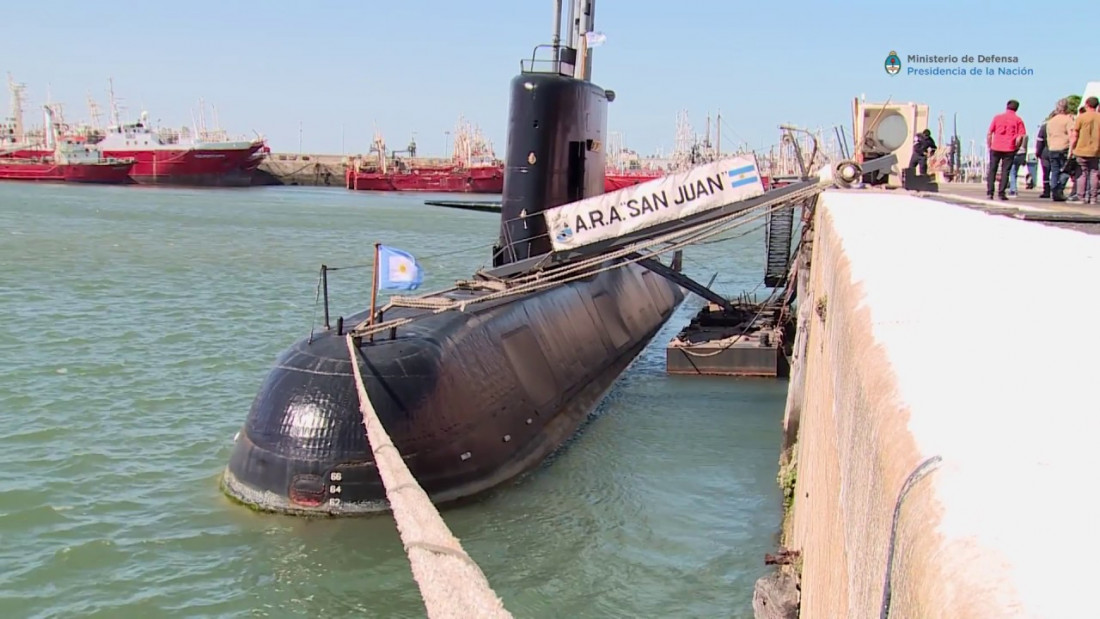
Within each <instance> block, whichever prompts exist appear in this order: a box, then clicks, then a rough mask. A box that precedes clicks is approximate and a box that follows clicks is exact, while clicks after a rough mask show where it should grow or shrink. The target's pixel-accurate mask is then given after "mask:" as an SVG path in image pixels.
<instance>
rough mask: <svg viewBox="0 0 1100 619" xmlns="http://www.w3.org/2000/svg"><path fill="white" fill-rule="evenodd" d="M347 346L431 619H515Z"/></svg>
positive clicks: (366, 423) (378, 463)
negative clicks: (396, 434) (444, 513)
mask: <svg viewBox="0 0 1100 619" xmlns="http://www.w3.org/2000/svg"><path fill="white" fill-rule="evenodd" d="M347 344H348V355H349V356H350V358H351V367H352V374H353V375H354V377H355V387H356V389H357V390H358V392H359V410H360V411H361V412H362V413H363V427H364V429H365V430H366V433H367V440H368V441H369V442H370V446H371V451H372V452H373V453H374V463H375V466H376V467H377V468H378V475H379V476H380V477H381V478H382V484H383V486H385V488H386V499H387V500H388V501H389V503H390V509H391V510H392V511H393V519H394V521H395V522H396V523H397V532H398V533H399V534H400V536H401V543H402V544H404V546H405V552H406V554H408V556H409V564H410V566H411V567H412V573H413V578H414V579H415V580H416V584H417V585H418V586H419V587H420V596H421V597H422V598H423V600H424V606H425V608H426V609H427V611H428V617H430V618H431V619H444V618H448V619H449V618H452V617H453V618H454V619H469V618H471V617H478V618H487V619H494V618H498V617H499V618H501V619H511V617H512V614H511V613H509V612H508V611H507V610H506V609H505V608H504V603H503V602H501V600H500V598H499V597H498V596H497V594H496V593H495V592H493V589H492V587H490V586H489V581H488V580H487V579H486V578H485V574H484V573H483V572H482V571H481V568H480V567H478V565H477V563H474V560H473V559H471V558H470V556H469V555H467V554H466V551H465V550H463V549H462V544H460V543H459V541H458V539H457V538H455V536H454V535H453V534H452V533H451V530H450V529H449V528H447V523H445V522H444V521H443V518H442V517H441V516H440V515H439V511H437V510H436V508H435V506H434V505H432V502H431V499H429V498H428V494H427V493H426V492H424V489H423V488H421V487H420V484H419V483H417V481H416V478H414V477H413V475H412V472H410V471H409V467H408V466H407V465H406V464H405V460H404V459H403V458H402V457H401V453H400V452H399V451H398V450H397V447H395V446H394V444H393V441H392V440H391V439H390V436H389V434H388V433H387V432H386V429H385V428H384V427H382V422H381V421H380V420H379V419H378V414H377V413H376V412H375V410H374V406H373V405H372V404H371V401H370V396H369V395H368V394H367V388H366V386H365V385H364V384H363V375H362V372H361V370H360V368H359V350H358V348H356V346H355V340H354V338H352V336H351V335H350V334H349V335H348V336H347Z"/></svg>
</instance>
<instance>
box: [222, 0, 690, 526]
mask: <svg viewBox="0 0 1100 619" xmlns="http://www.w3.org/2000/svg"><path fill="white" fill-rule="evenodd" d="M594 4H595V2H594V0H590V1H589V2H588V3H587V6H588V7H592V6H593V5H594ZM588 11H589V12H586V13H584V14H583V15H578V16H577V17H578V19H576V20H573V19H570V20H569V21H568V23H570V24H571V26H570V30H571V32H570V36H569V41H568V44H567V45H566V46H560V45H558V40H559V32H560V26H559V28H558V29H556V30H555V36H554V45H552V46H548V47H550V48H551V49H552V51H553V54H554V60H553V61H540V63H539V64H537V65H536V63H535V62H534V61H532V62H531V63H530V65H521V73H520V74H519V75H518V76H516V77H515V78H514V79H513V80H512V82H511V101H510V113H509V119H508V146H507V152H506V160H507V162H508V165H507V167H506V168H505V170H506V171H505V173H504V184H503V196H502V207H501V217H500V221H501V227H500V237H499V240H498V243H497V245H496V247H495V248H494V254H493V265H494V268H493V269H491V270H489V271H487V272H479V273H478V274H475V276H474V278H473V279H472V280H470V281H468V282H462V283H460V284H459V285H457V286H455V287H454V288H452V289H449V290H446V291H443V292H439V293H435V294H432V295H428V296H422V297H419V298H417V299H416V301H417V302H416V303H405V304H399V303H397V302H395V301H393V300H391V302H390V303H389V304H388V305H387V306H386V307H384V308H382V311H381V312H379V313H380V314H381V313H384V317H385V320H384V321H383V322H380V323H379V324H377V327H376V328H378V329H384V332H379V333H377V334H374V335H371V336H370V337H369V338H368V337H367V336H365V335H363V336H361V337H359V338H358V339H357V345H356V348H357V353H358V355H360V356H361V357H362V358H363V359H364V361H363V362H362V363H360V364H359V365H360V367H361V371H362V374H363V382H364V384H365V387H366V392H367V394H368V396H369V399H370V401H371V405H372V406H373V408H374V410H375V411H376V412H377V415H378V418H379V419H380V420H381V422H382V423H383V425H384V426H385V428H386V431H387V432H388V434H389V435H390V438H391V439H392V441H393V444H394V445H395V446H396V447H397V449H398V450H399V451H400V452H401V453H402V454H403V455H404V458H405V460H406V462H407V464H408V467H409V469H410V471H411V472H412V474H413V475H414V476H415V477H416V479H417V480H418V482H419V483H420V485H421V486H422V487H423V488H424V490H425V491H426V492H427V493H428V495H429V496H430V497H431V498H432V500H433V501H434V502H436V503H442V502H447V501H451V500H456V499H460V498H463V497H468V496H472V495H475V494H477V493H480V492H482V491H485V490H488V489H490V488H493V487H496V486H499V485H500V484H502V483H504V482H506V481H508V480H511V479H513V478H515V477H516V476H518V475H520V474H521V473H523V472H525V471H527V470H530V469H531V468H533V467H535V466H536V465H538V464H539V463H541V462H542V461H543V460H544V459H545V458H546V457H547V456H549V455H550V454H551V453H552V452H554V451H555V450H557V449H558V448H559V447H560V446H561V445H562V444H563V443H564V442H565V441H567V440H568V439H569V438H570V437H571V436H573V435H574V434H575V433H576V431H577V430H578V428H579V427H580V426H581V424H582V423H583V422H584V421H585V420H586V419H587V417H588V415H589V414H590V412H591V411H592V409H593V408H594V407H595V406H596V404H598V403H599V401H600V400H601V399H602V398H603V396H604V394H605V393H606V392H607V390H608V389H609V388H610V387H611V386H612V384H613V383H614V382H615V380H616V379H617V378H618V376H619V375H620V373H621V372H622V371H623V370H624V369H626V367H627V366H629V365H630V363H631V362H632V361H633V359H634V358H635V357H636V356H637V355H638V354H639V353H640V352H641V351H642V350H643V349H644V348H645V347H646V345H647V344H648V343H649V342H650V340H651V339H652V338H653V336H654V335H656V333H657V331H658V330H659V329H660V328H661V326H662V325H663V324H664V323H665V322H666V321H667V320H668V318H669V317H670V316H671V315H672V312H673V310H674V309H675V308H676V307H677V305H678V304H679V303H680V302H681V301H682V300H683V298H684V291H683V289H682V288H681V287H680V286H679V285H678V284H676V283H673V282H672V281H671V280H669V279H666V278H664V277H662V276H660V275H658V274H655V273H654V272H653V271H652V270H650V269H648V268H644V267H643V266H641V265H640V264H638V263H619V261H621V260H623V258H614V259H607V260H605V261H604V262H603V264H602V268H592V272H591V273H590V274H589V275H586V276H584V277H582V278H577V279H573V280H572V281H568V282H565V283H561V284H559V285H555V286H552V287H546V288H542V289H538V290H532V291H525V292H517V293H516V294H514V295H512V296H503V297H501V296H499V295H498V293H499V292H500V291H501V290H502V287H503V288H507V287H508V286H514V285H516V284H517V283H518V282H522V281H525V278H528V277H533V275H531V271H530V269H529V268H528V267H526V266H524V265H527V264H530V263H532V262H538V261H539V260H541V258H542V257H546V256H548V255H550V254H551V253H552V251H553V245H552V243H551V239H550V237H549V235H548V233H547V224H546V220H545V218H544V217H543V216H542V214H543V211H544V210H546V209H550V208H553V207H557V206H559V205H567V204H571V203H573V202H576V201H578V200H582V199H585V198H589V197H593V196H598V195H601V194H602V193H603V192H604V172H605V154H604V149H602V148H600V146H599V145H600V144H601V143H603V142H604V138H605V134H606V130H607V105H608V102H609V100H611V99H612V98H613V95H612V93H611V92H610V91H606V90H604V89H603V88H601V87H600V86H597V85H596V84H594V83H592V82H591V81H590V76H591V55H589V56H588V61H587V62H586V60H585V54H584V50H583V48H582V50H581V52H580V53H578V42H579V41H580V40H582V37H583V36H584V34H583V33H585V32H589V31H592V13H591V8H589V9H588ZM556 13H557V18H558V23H559V24H560V22H561V15H560V3H559V4H558V8H557V10H556ZM541 47H547V46H541ZM537 49H538V48H536V50H537ZM578 56H580V58H579V60H578ZM536 66H537V67H538V68H536ZM547 67H550V68H549V69H547ZM449 303H453V304H455V305H459V307H458V308H457V309H454V308H452V309H446V308H445V309H442V310H437V309H432V307H433V306H434V305H437V304H449ZM396 319H408V320H409V321H410V322H408V323H407V324H401V325H400V326H396V327H394V328H393V329H392V330H391V329H390V328H388V327H384V325H386V324H388V323H389V322H390V321H393V320H396ZM376 320H377V321H382V320H383V319H382V318H380V317H379V316H378V314H374V313H372V311H371V310H369V309H368V310H364V311H362V312H359V313H357V314H355V315H353V316H349V317H346V318H343V319H338V320H337V321H336V327H335V328H328V329H326V330H325V331H323V332H321V333H320V334H319V335H311V336H310V337H307V338H303V339H301V340H299V341H298V342H296V343H295V344H294V345H293V346H291V347H290V348H289V349H288V350H286V351H285V352H283V353H282V354H281V355H280V356H279V357H278V359H277V360H276V361H275V366H274V368H273V369H272V370H271V372H270V373H269V374H268V376H267V378H266V379H265V380H264V382H263V384H262V385H261V387H260V391H259V394H258V395H257V396H256V398H255V400H254V401H253V404H252V407H251V410H250V411H249V413H248V417H247V419H246V421H245V423H244V426H243V428H242V429H241V431H240V432H239V433H238V435H237V436H236V438H235V439H234V446H233V449H232V453H231V455H230V458H229V463H228V466H227V467H226V469H225V472H224V475H223V480H222V486H223V489H224V491H225V492H226V493H227V494H228V495H229V496H230V497H233V498H234V499H236V500H238V501H241V502H243V503H245V504H248V505H250V506H253V507H255V508H258V509H263V510H270V511H277V512H284V513H290V514H299V515H348V514H359V513H365V512H373V511H379V510H384V509H387V507H388V505H387V503H386V493H385V489H384V487H383V484H382V481H381V479H380V477H379V474H378V471H377V469H376V468H375V464H374V457H373V455H372V453H371V447H370V445H369V443H368V440H367V438H366V436H365V434H364V430H363V419H362V415H361V413H360V410H359V399H358V393H357V390H356V382H355V379H354V378H353V367H352V365H351V364H352V363H353V361H352V360H351V359H349V355H348V346H347V341H346V335H347V334H346V333H345V332H344V331H343V326H342V325H343V324H349V325H354V324H359V325H361V326H360V327H356V328H355V330H354V333H362V331H360V330H359V329H361V328H365V327H362V325H366V324H374V323H375V321H376Z"/></svg>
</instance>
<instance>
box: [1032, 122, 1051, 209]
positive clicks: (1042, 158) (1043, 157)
mask: <svg viewBox="0 0 1100 619" xmlns="http://www.w3.org/2000/svg"><path fill="white" fill-rule="evenodd" d="M1052 117H1054V112H1051V113H1050V114H1049V115H1047V118H1046V120H1044V121H1043V124H1042V125H1040V126H1039V133H1038V134H1037V135H1036V136H1035V158H1036V159H1038V160H1039V164H1040V165H1042V166H1043V193H1041V194H1039V197H1040V198H1049V197H1050V150H1049V149H1048V148H1047V120H1050V119H1051V118H1052Z"/></svg>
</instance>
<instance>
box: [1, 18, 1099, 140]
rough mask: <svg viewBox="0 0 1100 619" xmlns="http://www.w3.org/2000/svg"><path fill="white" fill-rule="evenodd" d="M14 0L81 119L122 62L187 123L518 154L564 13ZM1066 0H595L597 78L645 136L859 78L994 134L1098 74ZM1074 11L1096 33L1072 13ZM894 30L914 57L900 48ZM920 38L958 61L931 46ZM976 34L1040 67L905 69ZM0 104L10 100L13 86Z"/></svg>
mask: <svg viewBox="0 0 1100 619" xmlns="http://www.w3.org/2000/svg"><path fill="white" fill-rule="evenodd" d="M568 3H569V2H568V0H566V4H567V5H568ZM9 4H11V6H5V7H4V35H3V36H2V37H0V72H10V73H11V74H12V75H13V76H14V77H15V79H16V81H18V82H22V83H25V84H26V85H27V97H28V106H27V107H28V108H29V110H31V111H30V112H28V116H27V120H28V121H31V120H33V121H35V122H37V121H38V118H39V117H38V115H37V112H36V111H37V110H39V109H40V105H41V103H43V102H44V101H45V99H46V94H47V91H48V92H49V93H50V96H51V98H52V100H53V101H55V102H62V103H64V104H65V116H66V119H67V120H69V121H70V122H71V121H74V120H83V119H87V118H88V112H87V109H88V108H87V104H86V99H87V97H88V95H89V94H90V95H93V96H94V97H95V98H96V99H97V100H98V101H99V103H100V105H101V106H102V107H103V108H104V109H105V108H106V105H105V104H106V98H107V97H106V90H107V80H108V78H109V77H110V78H113V80H114V89H115V94H116V96H117V97H120V98H121V99H122V100H123V101H122V104H123V106H125V108H126V109H125V113H126V115H128V116H131V117H134V118H136V116H137V114H138V113H139V112H140V111H141V110H142V109H144V110H147V111H148V112H149V116H150V118H151V119H152V120H153V121H157V120H160V121H161V123H163V124H165V125H168V126H173V127H180V126H183V125H191V119H192V114H195V115H197V114H198V109H199V105H198V102H199V100H200V99H203V100H205V101H206V102H207V104H208V105H213V106H216V109H217V116H218V120H219V122H220V125H221V126H222V127H223V128H224V129H226V130H227V131H229V132H230V133H231V134H234V135H254V133H259V134H262V135H263V136H265V137H266V138H267V139H268V143H269V145H270V146H271V147H272V149H273V150H274V151H277V152H298V151H299V149H301V150H303V151H304V152H312V153H332V154H339V153H347V154H354V153H361V152H366V151H367V150H368V148H369V143H370V139H371V136H372V134H373V132H374V131H375V129H377V130H378V131H380V132H381V133H382V134H383V135H384V136H385V137H386V141H387V144H388V146H389V148H391V149H395V148H403V147H404V145H405V144H406V143H407V142H408V140H409V139H410V138H411V137H415V139H416V142H417V145H418V150H419V154H421V155H433V154H436V155H438V154H443V153H444V152H445V150H446V149H447V147H448V145H449V144H450V138H449V137H448V136H447V135H446V132H447V131H451V130H453V128H454V127H455V124H456V122H457V120H458V118H459V116H460V115H462V116H464V117H465V118H466V119H467V120H469V121H471V122H473V123H475V124H477V125H479V126H480V127H481V129H482V131H483V133H484V134H485V135H486V136H487V137H488V138H489V139H491V140H492V141H493V144H494V146H495V149H496V151H497V154H498V155H503V152H504V145H505V140H506V131H507V118H508V85H509V81H510V80H511V78H512V77H513V76H514V75H515V74H517V73H518V71H519V66H520V65H519V61H520V59H521V58H524V57H530V56H531V53H532V50H533V48H534V46H535V45H537V44H545V43H549V42H550V39H551V31H552V22H553V18H552V15H553V2H552V0H541V1H536V0H479V1H477V2H461V3H460V2H454V1H450V0H398V1H396V2H395V1H387V2H383V1H380V0H356V1H352V2H345V1H342V0H326V1H324V2H309V3H307V2H301V1H298V2H287V1H284V0H268V1H266V2H255V1H250V0H234V1H227V0H221V1H219V2H210V1H206V0H193V1H190V2H183V3H181V2H147V1H146V2H140V3H139V2H128V1H125V0H120V1H116V2H111V3H100V2H87V1H86V0H81V1H70V0H52V1H51V2H48V3H31V2H15V3H9ZM840 7H843V8H840ZM1049 19H1050V17H1049V14H1048V13H1047V12H1046V11H1045V10H1044V9H1042V8H1041V4H1040V3H1038V2H1023V1H1020V0H1001V1H1000V2H997V3H987V2H979V1H978V0H970V1H969V2H967V1H962V0H955V1H954V2H940V1H937V0H930V1H925V2H920V3H904V4H897V3H883V2H866V1H863V0H850V1H849V2H846V3H843V4H836V5H834V4H833V3H831V2H826V1H824V0H821V1H812V0H791V1H788V2H785V3H782V4H779V3H771V2H751V3H750V2H732V1H730V0H722V1H712V0H681V1H680V2H667V1H664V2H658V1H656V0H600V1H599V2H597V6H596V20H595V21H596V24H595V30H597V31H599V32H602V33H604V34H605V35H606V42H605V43H604V45H603V46H601V47H599V48H597V49H595V50H594V54H593V81H595V82H596V83H598V84H599V85H601V86H603V87H604V88H608V89H611V90H614V91H615V93H616V99H615V101H614V102H613V103H612V104H611V105H610V109H609V112H608V118H609V121H608V130H609V132H617V133H620V134H621V135H622V139H623V141H624V142H625V145H626V146H628V147H630V148H632V149H634V150H637V151H640V152H642V153H645V154H648V153H652V152H655V151H657V150H658V149H663V150H664V152H666V153H667V152H669V151H671V150H672V148H673V146H674V143H675V132H676V116H677V114H678V113H679V112H680V111H681V110H685V111H687V112H688V114H689V117H690V119H691V121H692V124H693V125H694V128H695V130H696V132H697V133H700V134H701V133H702V132H703V130H704V123H705V119H706V116H707V114H708V113H710V114H712V115H714V114H716V113H717V112H718V111H721V114H722V118H723V137H722V140H723V146H724V147H726V148H731V147H733V146H734V145H736V144H738V143H745V144H748V145H749V146H750V147H752V148H756V149H761V150H764V149H766V148H767V147H769V146H770V145H772V144H774V143H776V142H777V141H778V131H779V130H778V128H777V127H778V125H779V124H781V123H792V124H795V125H799V126H802V127H807V128H818V127H831V126H834V125H838V124H842V125H843V126H844V127H845V128H846V129H847V130H848V132H849V133H850V131H851V123H852V121H851V107H852V99H853V98H854V97H857V96H860V95H865V96H866V98H867V101H869V102H870V101H885V100H887V99H890V100H891V101H895V102H904V101H916V102H922V103H927V104H928V105H929V106H930V107H931V115H932V118H933V119H936V118H938V117H939V115H940V114H943V115H944V117H945V119H946V123H947V131H948V132H950V127H951V124H952V122H953V119H957V122H958V130H959V135H960V137H961V138H962V139H963V142H964V144H967V143H968V142H969V140H970V139H976V140H978V141H979V142H980V141H983V140H984V130H985V128H986V127H987V126H988V123H989V120H990V118H991V117H992V116H993V115H994V114H996V113H998V112H1000V111H1003V109H1004V106H1005V102H1006V101H1007V100H1008V99H1010V98H1014V99H1018V100H1019V101H1020V102H1021V107H1020V115H1021V116H1022V117H1023V118H1024V120H1025V122H1027V124H1028V126H1029V127H1031V126H1037V125H1038V123H1039V121H1040V120H1042V118H1043V117H1045V116H1046V113H1047V112H1048V111H1049V110H1050V109H1051V108H1052V107H1053V105H1054V102H1055V101H1056V100H1057V99H1058V98H1060V97H1063V96H1066V95H1069V94H1075V93H1076V94H1079V93H1080V92H1081V91H1082V90H1083V88H1084V85H1085V84H1086V83H1087V82H1089V81H1097V80H1100V63H1098V62H1097V60H1096V59H1100V37H1097V36H1096V35H1095V32H1096V24H1098V23H1100V4H1098V3H1085V4H1083V5H1076V6H1074V7H1073V8H1072V10H1069V12H1068V13H1067V19H1068V20H1070V21H1068V22H1066V27H1064V28H1059V29H1057V30H1056V29H1051V28H1047V27H1045V26H1040V24H1042V23H1045V22H1044V20H1049ZM1074 24H1092V25H1091V26H1090V29H1091V33H1090V32H1083V33H1081V34H1080V35H1075V34H1074V28H1075V26H1074ZM1059 31H1060V32H1061V34H1057V33H1058V32H1059ZM891 51H896V52H897V53H898V55H899V56H900V57H901V59H902V62H903V71H902V73H900V74H898V75H889V74H887V73H886V71H885V68H884V64H885V60H886V57H887V55H889V53H890V52H891ZM909 54H920V55H941V56H956V57H957V58H959V59H960V61H959V62H948V63H941V64H924V65H916V64H911V63H909V62H907V57H908V55H909ZM966 55H972V56H978V55H986V56H988V55H1001V56H1015V57H1017V58H1018V62H1017V63H1015V64H1014V65H1009V64H1002V65H1000V66H1016V67H1025V68H1027V69H1030V71H1031V75H1024V76H1010V75H995V76H987V75H984V74H982V75H966V76H929V75H909V74H908V69H909V68H910V67H914V68H916V67H918V66H919V67H924V68H930V67H936V66H939V67H955V66H964V65H963V63H962V62H961V59H962V58H963V57H964V56H966ZM1085 58H1091V59H1093V60H1091V61H1089V62H1084V61H1083V59H1085ZM974 66H977V63H971V64H968V65H965V67H968V68H970V67H974ZM981 66H982V68H984V67H985V66H994V67H996V66H998V65H981ZM0 110H3V112H2V113H3V115H5V116H7V115H8V114H9V113H10V112H9V111H8V104H7V101H6V97H5V100H4V101H3V103H0ZM31 114H34V116H33V117H32V116H31ZM211 116H212V114H211V113H210V112H209V111H208V116H207V118H208V123H210V122H211V121H210V118H211ZM932 130H933V131H934V132H935V131H936V125H935V123H934V122H933V123H932Z"/></svg>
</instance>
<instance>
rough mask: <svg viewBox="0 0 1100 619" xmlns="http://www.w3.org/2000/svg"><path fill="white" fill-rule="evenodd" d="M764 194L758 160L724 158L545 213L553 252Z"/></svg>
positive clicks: (621, 234) (742, 157)
mask: <svg viewBox="0 0 1100 619" xmlns="http://www.w3.org/2000/svg"><path fill="white" fill-rule="evenodd" d="M763 193H764V182H763V180H762V179H761V177H760V170H759V168H758V167H757V164H756V157H753V156H741V157H730V158H728V159H722V160H721V161H716V162H714V163H709V164H706V165H702V166H698V167H696V168H693V169H691V170H688V171H686V172H681V173H679V174H670V175H668V176H664V177H661V178H657V179H654V180H651V181H647V182H644V183H640V184H638V185H634V186H633V187H628V188H626V189H620V190H618V191H612V192H610V193H605V194H603V195H599V196H593V197H591V198H585V199H584V200H579V201H577V202H571V203H569V204H563V205H562V206H558V207H555V208H552V209H547V210H546V211H544V212H543V215H544V216H545V217H546V228H547V230H549V232H550V242H551V245H552V246H553V248H554V251H563V250H569V249H576V248H578V247H582V246H585V245H590V244H592V243H596V242H599V241H606V240H609V239H614V238H618V237H621V236H624V235H627V234H631V233H634V232H638V231H641V230H645V229H647V228H650V227H653V226H656V225H658V224H662V223H665V222H668V221H673V220H676V219H681V218H683V217H688V216H690V215H695V214H697V213H702V212H704V211H709V210H713V209H716V208H721V207H723V206H725V205H727V204H731V203H733V202H739V201H741V200H747V199H749V198H755V197H756V196H759V195H761V194H763Z"/></svg>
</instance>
